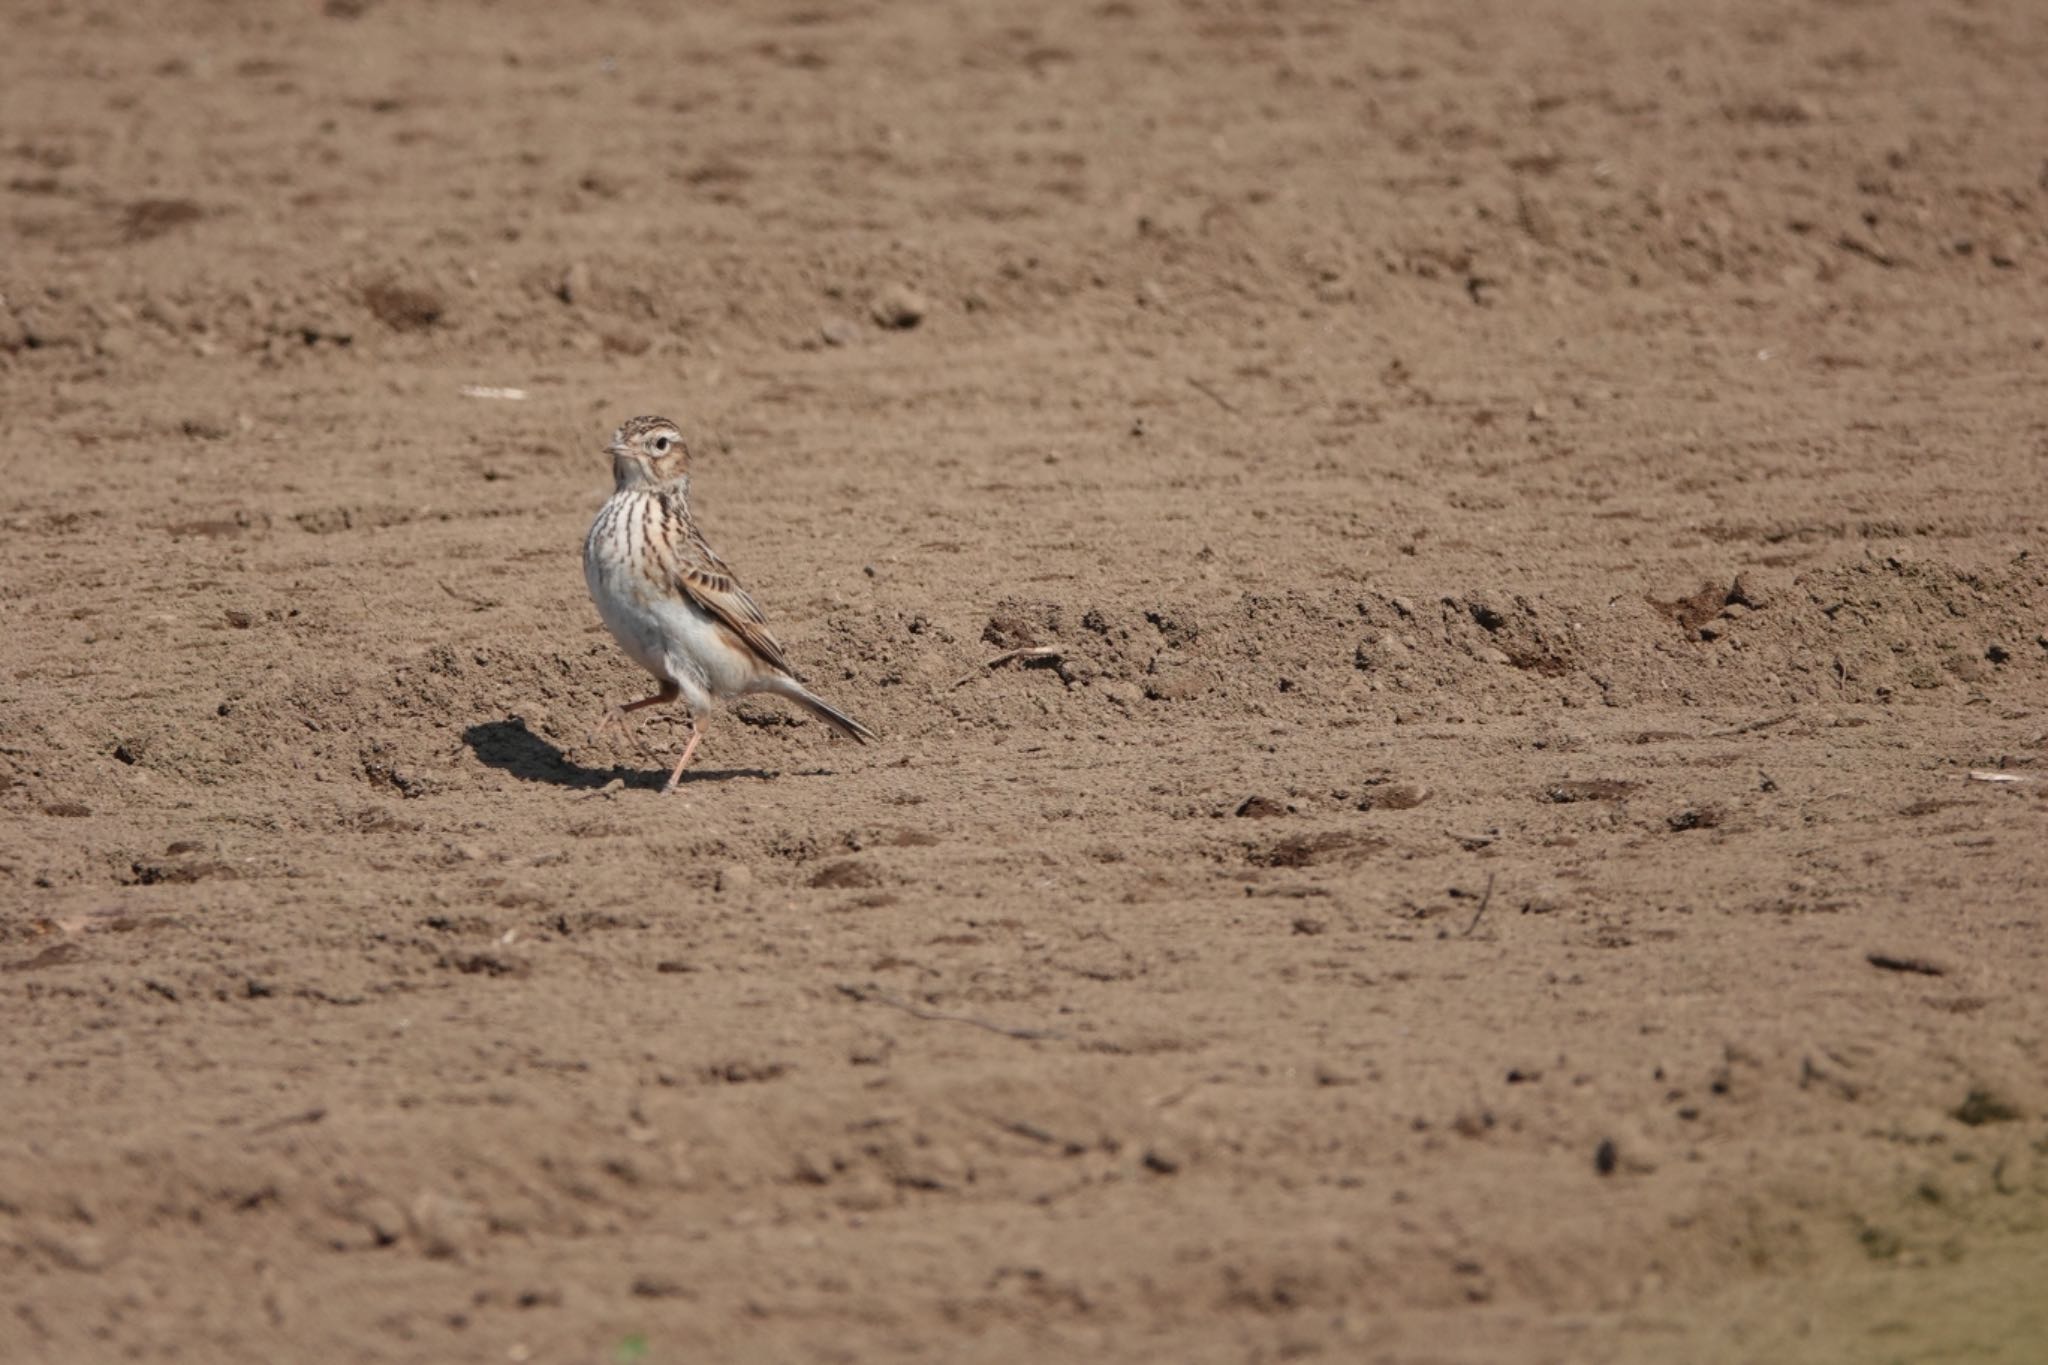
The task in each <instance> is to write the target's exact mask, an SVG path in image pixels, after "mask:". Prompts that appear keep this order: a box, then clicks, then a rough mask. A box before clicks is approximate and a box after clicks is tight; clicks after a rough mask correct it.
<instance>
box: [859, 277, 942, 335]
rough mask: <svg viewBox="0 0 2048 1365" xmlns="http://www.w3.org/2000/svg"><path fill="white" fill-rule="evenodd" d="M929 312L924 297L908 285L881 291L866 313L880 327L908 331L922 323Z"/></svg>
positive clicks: (929, 309) (928, 306)
mask: <svg viewBox="0 0 2048 1365" xmlns="http://www.w3.org/2000/svg"><path fill="white" fill-rule="evenodd" d="M930 311H931V308H930V305H929V304H927V303H926V302H925V298H924V295H922V294H920V293H918V292H917V291H916V290H915V289H912V288H911V287H910V286H908V285H898V286H897V287H895V288H894V289H889V290H885V291H883V293H882V294H880V295H879V296H878V297H877V298H876V299H875V302H874V304H873V306H872V307H871V308H869V310H868V313H869V315H870V316H871V317H873V318H874V320H875V322H876V323H877V324H878V325H879V326H882V327H888V328H892V329H894V330H896V331H899V332H901V331H908V330H909V329H910V328H912V327H915V326H917V324H919V323H920V322H923V321H924V315H925V314H926V313H928V312H930Z"/></svg>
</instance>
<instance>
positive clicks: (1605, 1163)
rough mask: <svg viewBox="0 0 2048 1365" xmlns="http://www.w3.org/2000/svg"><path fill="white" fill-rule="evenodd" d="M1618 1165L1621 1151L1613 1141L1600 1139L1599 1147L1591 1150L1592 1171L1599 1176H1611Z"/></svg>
mask: <svg viewBox="0 0 2048 1365" xmlns="http://www.w3.org/2000/svg"><path fill="white" fill-rule="evenodd" d="M1620 1164H1621V1149H1620V1148H1618V1147H1616V1146H1615V1145H1614V1139H1613V1138H1601V1139H1600V1145H1599V1146H1598V1147H1595V1148H1594V1149H1593V1169H1594V1170H1596V1171H1598V1172H1599V1173H1600V1174H1601V1175H1613V1174H1614V1168H1615V1167H1616V1166H1618V1165H1620Z"/></svg>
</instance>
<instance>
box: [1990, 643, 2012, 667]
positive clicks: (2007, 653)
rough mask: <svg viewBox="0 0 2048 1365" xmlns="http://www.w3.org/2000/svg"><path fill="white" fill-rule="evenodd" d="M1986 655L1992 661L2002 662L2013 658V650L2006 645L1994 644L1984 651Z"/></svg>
mask: <svg viewBox="0 0 2048 1365" xmlns="http://www.w3.org/2000/svg"><path fill="white" fill-rule="evenodd" d="M1984 657H1985V658H1987V659H1989V660H1991V662H1992V663H1995V664H2002V663H2005V662H2007V661H2008V660H2010V659H2011V658H2012V651H2011V650H2009V649H2007V648H2006V647H2005V646H2004V645H1992V646H1991V647H1990V648H1988V649H1986V650H1985V651H1984Z"/></svg>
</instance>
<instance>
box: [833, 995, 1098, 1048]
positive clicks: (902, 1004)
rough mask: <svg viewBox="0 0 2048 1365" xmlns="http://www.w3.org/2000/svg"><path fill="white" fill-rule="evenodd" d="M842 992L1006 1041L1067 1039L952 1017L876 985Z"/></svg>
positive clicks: (1046, 1031) (965, 1016)
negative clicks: (968, 1025)
mask: <svg viewBox="0 0 2048 1365" xmlns="http://www.w3.org/2000/svg"><path fill="white" fill-rule="evenodd" d="M839 993H840V994H841V995H844V996H848V997H851V998H852V999H855V1000H858V1001H860V1002H861V1003H862V1004H866V1005H887V1006H888V1007H889V1008H890V1009H892V1010H902V1011H903V1012H904V1013H905V1014H907V1015H909V1016H910V1017H911V1018H913V1019H929V1020H931V1021H932V1022H934V1023H945V1024H972V1025H973V1026H974V1027H975V1028H978V1029H987V1030H988V1031H989V1032H990V1033H1000V1034H1002V1035H1003V1036H1004V1037H1005V1038H1022V1039H1024V1040H1025V1041H1026V1042H1039V1041H1042V1040H1045V1039H1059V1038H1065V1037H1066V1036H1067V1035H1066V1034H1064V1033H1060V1032H1058V1031H1057V1030H1054V1029H1044V1028H1010V1027H1009V1026H1008V1025H1005V1024H996V1023H991V1022H989V1021H988V1020H986V1019H977V1018H976V1017H975V1016H973V1015H971V1014H949V1013H947V1012H946V1011H944V1010H932V1009H926V1008H925V1007H924V1006H922V1005H913V1004H912V1003H911V1002H910V1001H908V1000H900V999H898V998H897V997H895V996H893V995H890V994H889V993H888V992H886V991H878V990H876V989H875V988H874V987H873V986H854V985H849V984H848V983H846V982H843V981H842V982H840V983H839Z"/></svg>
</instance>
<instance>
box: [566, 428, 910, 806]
mask: <svg viewBox="0 0 2048 1365" xmlns="http://www.w3.org/2000/svg"><path fill="white" fill-rule="evenodd" d="M607 450H608V453H609V454H610V455H611V457H612V479H613V485H614V487H613V492H612V495H611V498H610V500H609V501H607V502H606V503H605V505H604V506H603V507H602V508H601V509H599V511H598V514H597V520H596V521H593V522H592V523H591V524H590V534H589V535H587V536H585V537H584V539H583V578H584V581H585V582H587V583H588V584H589V585H590V600H591V601H593V602H595V603H596V604H597V614H598V615H599V616H602V617H603V618H604V624H605V629H606V630H609V631H610V632H611V633H612V638H613V639H614V640H617V641H618V642H619V647H620V648H621V649H624V650H625V651H626V653H627V654H628V655H630V656H631V657H632V659H633V661H634V662H635V663H637V664H639V665H640V666H641V667H642V668H644V669H646V670H647V671H648V672H649V673H652V674H653V675H654V677H655V680H656V681H658V682H659V683H660V684H661V690H660V691H659V692H657V693H655V694H654V695H653V696H651V697H645V698H642V699H641V700H639V701H635V702H627V703H626V704H625V705H623V706H620V707H618V708H617V709H616V710H615V711H613V712H612V714H611V715H610V716H609V717H607V718H606V720H605V722H604V723H603V724H602V725H600V726H599V727H598V731H599V733H602V732H603V731H604V729H605V728H606V727H607V726H610V725H620V726H624V725H626V724H627V723H628V722H627V719H626V718H627V717H628V716H630V715H631V714H632V713H633V712H635V711H638V710H640V709H641V708H642V707H646V706H660V705H662V704H663V703H665V702H672V701H675V700H676V699H677V698H681V699H682V702H683V704H684V705H685V706H687V707H689V708H690V742H689V743H688V744H685V745H684V746H683V756H682V757H681V758H679V759H677V760H676V766H675V771H674V772H672V773H670V774H669V777H668V785H667V786H665V787H663V788H662V792H663V793H664V794H666V793H668V792H672V791H674V790H675V789H676V783H678V782H680V781H681V780H682V776H683V768H684V767H685V766H686V765H687V764H688V763H689V761H690V756H691V755H692V754H694V753H696V752H697V741H698V740H700V739H702V738H703V737H704V721H705V717H706V715H707V714H708V713H709V712H710V710H711V708H712V707H713V706H714V705H715V704H716V703H718V702H722V701H730V700H731V699H732V698H734V697H737V696H740V695H742V694H744V693H748V692H771V693H773V694H775V695H776V696H778V697H787V698H789V699H790V700H791V701H793V702H795V703H797V704H798V705H799V706H802V707H804V708H805V709H807V710H809V711H810V712H811V713H812V714H813V715H816V716H817V717H819V718H820V719H821V720H823V721H824V722H825V723H826V724H828V725H830V726H831V727H832V728H833V729H835V730H837V731H839V733H841V734H842V735H846V736H848V737H849V738H852V739H857V740H859V741H860V742H861V743H863V744H865V743H867V742H868V741H869V740H871V739H873V738H875V732H874V731H872V730H870V729H868V727H867V726H865V725H862V724H861V723H860V722H859V721H857V720H854V719H853V718H852V717H851V716H847V715H845V714H843V713H841V712H840V711H839V710H837V709H836V708H834V707H833V706H831V705H830V704H828V703H827V702H825V701H824V700H823V699H821V698H819V697H818V696H816V695H814V694H813V693H811V692H810V691H809V690H807V689H806V688H805V687H804V685H803V684H802V683H801V682H799V681H798V680H797V676H796V673H795V671H794V670H792V669H791V668H790V666H789V660H787V659H786V658H784V657H783V654H782V646H781V645H779V644H777V643H776V642H775V637H774V636H773V635H770V634H769V633H768V626H767V618H765V617H764V616H762V614H761V608H760V607H759V606H758V605H756V604H755V602H754V599H753V598H752V597H750V596H748V594H747V590H746V589H745V588H743V587H741V586H740V585H739V580H738V579H736V578H734V577H733V573H732V570H731V569H729V568H727V567H726V564H725V561H724V560H722V559H720V558H719V557H718V556H717V555H716V554H714V553H712V550H711V547H710V546H709V545H706V544H705V543H704V537H703V536H702V535H701V534H700V533H699V532H698V530H697V523H696V521H695V520H694V519H693V518H692V517H691V516H690V448H689V446H688V445H686V444H685V443H684V441H683V433H682V432H681V431H679V430H678V429H677V428H676V424H675V423H674V422H671V421H669V420H668V419H667V418H666V417H635V418H632V419H631V420H629V421H628V422H626V424H625V425H624V426H621V427H620V428H619V429H618V430H617V431H616V432H614V433H613V434H612V442H611V445H610V446H609V447H608V448H607Z"/></svg>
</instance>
